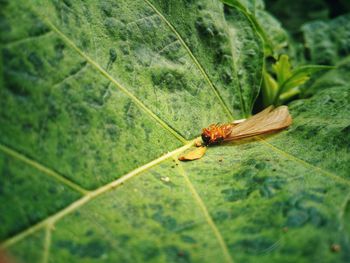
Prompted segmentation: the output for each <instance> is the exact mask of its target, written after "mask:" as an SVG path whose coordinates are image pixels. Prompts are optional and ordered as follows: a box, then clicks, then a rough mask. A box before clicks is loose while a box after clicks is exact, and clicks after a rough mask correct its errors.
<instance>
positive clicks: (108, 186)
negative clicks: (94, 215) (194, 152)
mask: <svg viewBox="0 0 350 263" xmlns="http://www.w3.org/2000/svg"><path fill="white" fill-rule="evenodd" d="M195 141H196V139H195V140H192V141H190V142H188V143H187V144H186V145H184V146H182V147H180V148H177V149H175V150H173V151H171V152H168V153H166V154H164V155H163V156H161V157H159V158H157V159H155V160H153V161H151V162H149V163H147V164H145V165H143V166H141V167H139V168H137V169H135V170H133V171H131V172H129V173H127V174H125V175H124V176H121V177H120V178H118V179H116V180H115V181H112V182H110V183H108V184H105V185H104V186H101V187H100V188H97V189H96V190H94V191H91V192H90V193H89V194H86V195H84V196H83V197H81V198H80V199H78V200H76V201H75V202H73V203H71V204H70V205H68V206H67V207H65V208H64V209H62V210H60V211H58V212H57V213H55V214H53V215H51V216H49V217H48V218H46V219H44V220H42V221H40V222H38V223H36V224H35V225H32V226H30V227H28V228H27V229H25V230H23V231H22V232H20V233H18V234H17V235H15V236H13V237H10V238H9V239H7V240H5V241H4V242H3V243H1V244H0V248H7V247H10V246H12V245H13V244H15V243H17V242H18V241H20V240H22V239H24V238H25V237H27V236H29V235H31V234H33V233H35V232H36V231H38V230H40V229H42V228H43V227H46V226H47V225H54V224H55V222H57V221H58V220H60V219H61V218H63V217H65V216H66V215H68V214H70V213H72V212H73V211H75V210H77V209H78V208H80V207H81V206H83V205H85V204H86V203H88V202H89V201H91V200H93V199H94V198H96V197H98V196H100V195H102V194H104V193H106V192H108V191H110V190H112V189H114V188H116V187H118V186H120V185H121V184H122V183H124V182H126V181H128V180H129V179H131V178H133V177H134V176H136V175H139V174H141V173H143V172H145V171H147V170H149V169H150V168H152V167H153V166H155V165H157V164H159V163H161V162H163V161H165V160H167V159H168V158H171V157H172V156H177V155H178V154H180V153H181V152H183V151H185V150H186V149H188V148H190V147H191V146H193V144H194V143H195Z"/></svg>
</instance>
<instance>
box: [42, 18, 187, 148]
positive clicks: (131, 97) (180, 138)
mask: <svg viewBox="0 0 350 263" xmlns="http://www.w3.org/2000/svg"><path fill="white" fill-rule="evenodd" d="M38 16H39V17H40V18H41V19H42V20H43V21H44V22H45V23H46V24H47V25H48V26H49V27H50V28H51V29H52V30H53V31H55V32H56V33H57V34H58V35H59V36H60V37H61V38H62V39H63V40H64V41H65V42H66V43H67V44H68V45H69V46H70V47H71V48H72V49H74V50H75V51H76V52H77V53H78V54H79V55H80V56H82V57H83V58H85V59H86V60H87V61H88V62H89V63H90V64H91V65H92V66H93V67H94V68H96V69H97V70H98V71H99V72H100V73H101V74H102V75H103V76H104V77H106V78H107V79H108V80H110V81H111V82H112V83H113V84H114V85H115V86H116V87H117V88H118V89H119V90H120V91H122V92H123V93H124V94H125V95H127V96H128V97H129V98H130V99H131V100H132V101H133V102H134V103H135V104H136V105H137V106H138V107H139V108H141V109H142V110H144V112H145V113H146V114H148V115H149V116H150V117H151V118H152V119H154V120H155V121H156V122H158V123H159V124H160V125H161V126H162V127H163V128H164V129H165V130H167V131H168V132H170V133H171V134H172V135H173V136H174V137H175V138H177V139H178V140H179V141H181V142H182V143H184V144H186V143H187V140H186V139H185V138H184V137H182V135H180V134H179V133H178V132H177V131H175V130H174V129H173V128H171V127H170V126H169V125H168V124H167V123H166V122H165V121H163V120H162V119H161V118H159V117H158V116H157V115H156V114H155V113H154V112H152V111H151V110H150V109H149V108H147V106H146V105H145V104H143V103H142V102H141V100H139V99H138V98H137V97H136V96H135V95H134V94H132V93H131V92H130V91H128V90H127V89H126V88H125V87H123V86H122V85H121V84H120V83H119V82H118V81H117V80H116V79H115V78H113V77H112V76H111V75H110V74H109V73H107V71H106V70H104V69H103V68H102V67H101V66H100V65H99V64H98V63H96V62H95V61H94V60H93V59H92V58H90V57H89V56H88V55H86V54H85V53H84V52H83V51H82V50H80V49H79V48H78V47H77V46H76V45H75V44H74V43H73V41H72V40H70V39H69V38H68V37H67V36H66V35H65V34H64V33H63V32H62V31H60V30H59V29H58V28H57V27H56V26H55V25H54V24H53V23H51V21H49V20H48V19H47V18H43V17H41V16H40V15H38Z"/></svg>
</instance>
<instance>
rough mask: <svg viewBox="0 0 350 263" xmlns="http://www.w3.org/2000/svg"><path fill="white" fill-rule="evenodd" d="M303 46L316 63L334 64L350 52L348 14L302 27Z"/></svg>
mask: <svg viewBox="0 0 350 263" xmlns="http://www.w3.org/2000/svg"><path fill="white" fill-rule="evenodd" d="M302 31H303V33H304V39H305V46H306V48H307V51H308V52H309V56H310V59H311V61H312V62H313V63H316V64H326V65H327V64H329V65H334V64H335V63H336V62H337V61H339V60H340V59H342V58H344V57H345V56H347V55H349V54H350V34H349V32H350V15H349V14H347V15H344V16H340V17H337V18H335V19H333V20H329V21H314V22H310V23H307V24H305V25H304V26H303V27H302Z"/></svg>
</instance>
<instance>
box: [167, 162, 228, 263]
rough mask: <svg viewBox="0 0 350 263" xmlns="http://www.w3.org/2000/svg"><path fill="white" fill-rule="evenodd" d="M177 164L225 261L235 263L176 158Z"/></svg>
mask: <svg viewBox="0 0 350 263" xmlns="http://www.w3.org/2000/svg"><path fill="white" fill-rule="evenodd" d="M174 160H175V162H176V163H177V164H178V165H177V167H178V169H179V172H180V174H181V175H182V176H183V177H184V179H185V182H186V184H187V186H188V188H189V189H190V191H191V193H192V195H193V198H194V200H195V201H196V203H197V204H198V206H199V208H200V209H201V210H202V212H203V215H204V217H205V219H206V221H207V223H208V225H209V226H210V228H211V229H212V231H213V232H214V235H215V237H216V238H217V240H218V242H219V244H220V247H221V249H222V251H223V253H224V257H225V261H226V262H228V263H233V259H232V257H231V255H230V253H229V251H228V248H227V245H226V242H225V240H224V239H223V237H222V235H221V233H220V231H219V230H218V228H217V226H216V225H215V222H214V221H213V219H212V217H211V216H210V214H209V211H208V209H207V207H206V205H205V204H204V202H203V200H202V198H201V197H200V196H199V194H198V192H197V190H196V188H195V187H194V185H193V184H192V182H191V180H190V178H189V177H188V176H187V174H186V172H185V170H184V169H183V167H182V164H180V162H179V161H178V159H177V158H174Z"/></svg>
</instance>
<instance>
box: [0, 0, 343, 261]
mask: <svg viewBox="0 0 350 263" xmlns="http://www.w3.org/2000/svg"><path fill="white" fill-rule="evenodd" d="M165 3H167V4H165ZM1 12H2V14H1V25H2V30H3V32H4V33H2V34H1V41H2V46H1V49H2V58H1V59H2V63H1V71H2V76H3V77H2V78H1V90H0V92H1V96H0V100H1V112H0V113H1V118H0V127H1V128H0V130H1V143H2V146H1V152H2V154H1V159H0V160H1V162H0V167H1V177H0V178H1V185H0V201H1V206H0V223H1V229H0V230H1V231H0V239H1V240H2V241H3V243H2V244H3V247H4V248H5V249H6V250H7V251H9V252H10V253H11V254H12V255H13V256H14V257H16V258H17V259H18V260H19V261H23V262H41V261H42V262H147V261H148V262H166V261H167V262H233V261H235V262H257V261H259V262H264V261H266V262H271V261H275V262H288V261H289V262H295V261H300V262H303V261H304V262H311V261H312V262H313V261H316V262H318V261H320V262H321V261H323V262H334V261H343V262H347V261H349V254H350V250H349V238H350V237H349V235H350V230H349V225H348V222H349V221H350V212H349V211H350V208H349V198H350V196H349V185H350V179H349V172H350V171H349V165H348V163H349V162H350V154H349V150H348V149H349V143H350V142H349V140H350V138H349V127H350V120H349V116H348V113H349V110H350V108H349V105H350V104H349V102H350V101H349V100H350V94H349V88H350V87H349V84H348V83H347V82H338V83H340V84H339V85H336V86H334V87H332V89H320V90H319V91H318V92H316V95H314V96H313V97H312V98H311V99H308V100H303V101H297V102H295V103H293V104H292V105H291V107H290V108H291V114H292V116H293V118H294V123H293V125H292V126H291V127H290V128H289V129H288V130H287V131H284V132H281V133H279V134H277V135H275V136H269V137H266V138H260V139H257V140H250V141H243V142H239V143H232V144H226V145H223V146H219V147H212V148H210V149H209V150H208V151H207V154H206V156H205V157H204V158H203V159H201V160H199V161H195V162H190V163H179V162H177V161H176V156H177V154H179V153H180V152H182V151H183V150H185V149H186V148H188V147H190V146H191V142H187V141H186V140H188V139H192V138H194V137H196V136H197V135H198V132H199V130H200V128H201V127H204V126H206V125H208V124H209V123H212V122H218V121H227V120H228V119H230V118H231V117H232V114H234V116H235V117H237V118H238V117H240V116H242V115H244V114H246V113H248V112H249V111H250V109H251V106H252V103H253V101H254V99H255V96H256V93H257V89H258V86H259V84H260V81H261V76H260V75H261V70H262V50H263V48H262V44H261V41H260V39H259V37H258V35H257V33H255V31H254V28H253V27H252V25H251V22H250V21H249V19H248V18H246V16H245V15H244V14H243V13H241V12H240V11H239V10H236V9H234V8H230V9H228V8H226V9H225V10H224V8H223V6H222V5H221V4H220V3H219V2H216V1H202V2H201V3H200V6H198V3H195V2H194V1H193V2H192V1H187V2H181V1H176V2H171V3H170V2H165V1H151V2H148V1H118V2H117V1H101V2H97V1H91V2H78V1H63V2H60V1H52V2H49V1H31V2H27V1H9V2H7V3H5V4H4V3H2V8H1ZM345 69H346V67H345ZM342 70H344V67H343V68H342ZM334 72H337V71H336V70H335V71H334ZM332 76H334V77H336V78H338V77H341V75H339V74H333V75H332ZM315 85H320V86H322V81H319V83H316V84H315ZM315 90H317V87H315ZM230 116H231V117H230ZM182 145H184V146H182ZM168 151H171V152H170V153H168V154H166V155H163V156H162V157H159V156H161V155H162V154H163V153H166V152H168ZM158 157H159V158H158ZM157 158H158V159H157ZM334 244H338V245H340V247H341V250H340V251H339V252H338V253H334V252H332V251H331V246H332V245H334Z"/></svg>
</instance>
